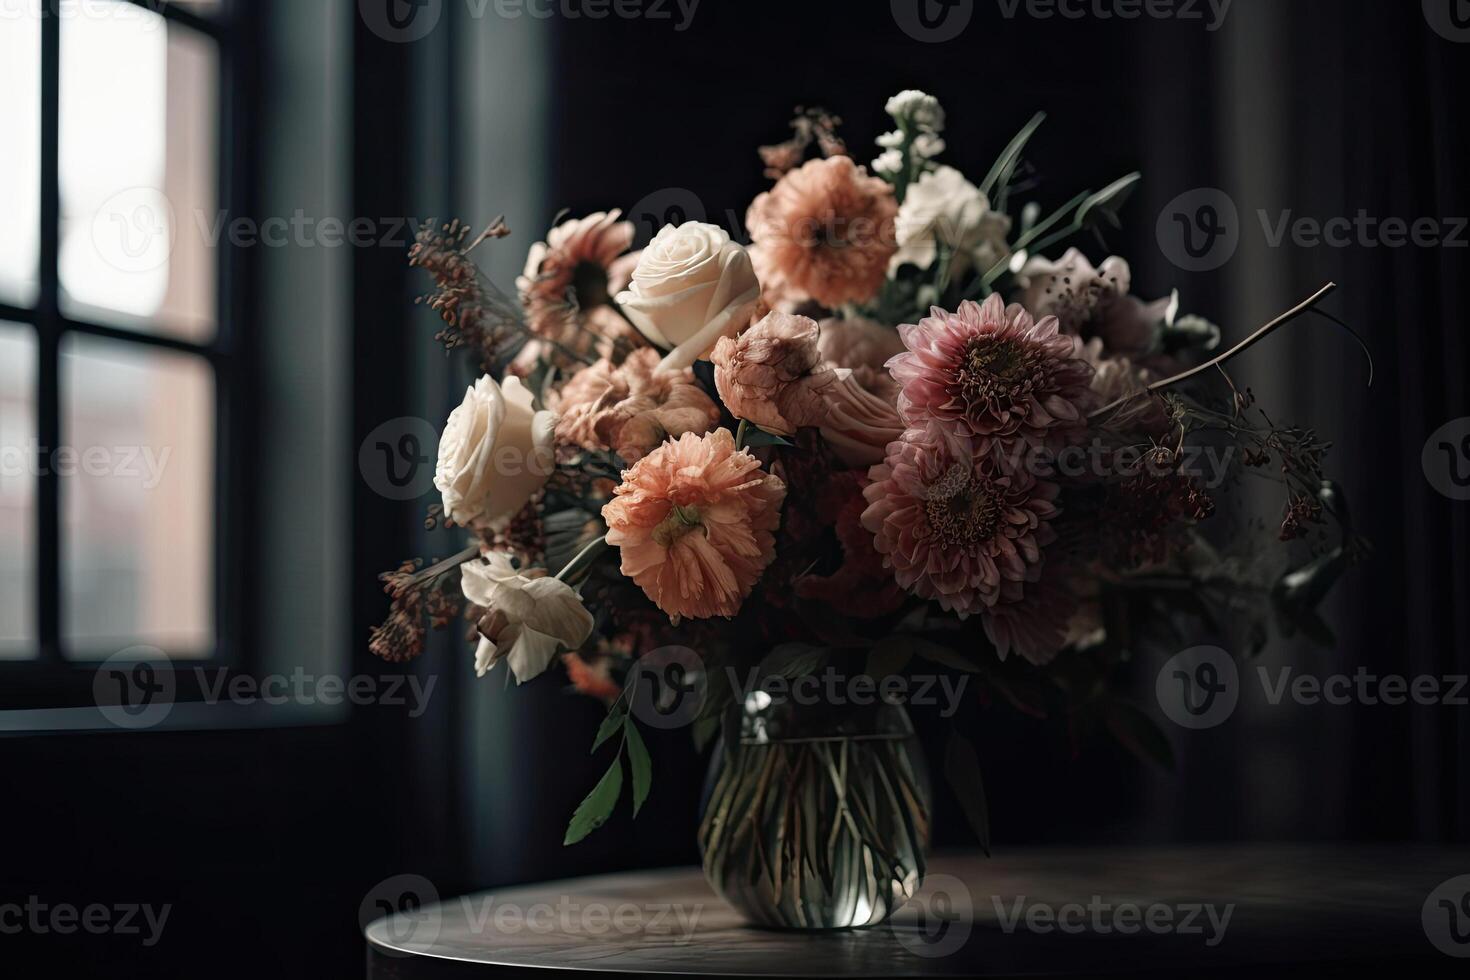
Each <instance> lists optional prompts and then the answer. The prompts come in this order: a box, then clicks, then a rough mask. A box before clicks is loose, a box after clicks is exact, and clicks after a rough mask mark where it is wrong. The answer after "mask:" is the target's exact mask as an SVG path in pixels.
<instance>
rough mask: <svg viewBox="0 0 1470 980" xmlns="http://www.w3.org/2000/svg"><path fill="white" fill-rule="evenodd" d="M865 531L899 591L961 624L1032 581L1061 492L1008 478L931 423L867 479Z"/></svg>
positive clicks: (1022, 476)
mask: <svg viewBox="0 0 1470 980" xmlns="http://www.w3.org/2000/svg"><path fill="white" fill-rule="evenodd" d="M868 475H869V478H870V479H871V480H872V481H873V482H872V483H871V484H870V485H869V486H868V487H867V489H866V490H864V491H863V496H864V497H865V498H866V499H867V501H868V508H867V510H865V511H864V512H863V517H862V523H863V527H865V528H866V529H867V530H868V531H869V532H870V533H871V534H873V535H874V545H875V547H876V548H877V549H878V552H879V553H880V554H882V555H883V558H884V562H883V563H884V565H885V566H886V567H888V568H891V569H893V574H894V577H895V578H896V579H897V580H898V584H899V585H901V586H903V587H904V588H905V589H907V590H908V591H910V592H912V593H914V594H915V595H917V596H920V597H922V598H925V599H935V600H938V602H939V605H940V607H941V608H942V609H945V610H947V611H951V612H955V613H958V614H959V615H960V617H961V618H964V617H966V616H969V615H971V614H972V613H977V612H981V611H983V610H985V609H987V608H989V607H992V606H994V605H995V604H996V603H997V602H999V601H1000V600H1001V598H1002V590H1003V587H1004V586H1005V584H1006V583H1007V582H1013V583H1019V582H1024V581H1028V580H1032V579H1034V578H1035V577H1036V576H1037V575H1038V574H1039V573H1040V570H1041V560H1042V553H1041V552H1042V548H1044V547H1045V546H1046V545H1048V544H1050V543H1051V542H1052V541H1053V540H1054V539H1055V537H1056V534H1055V532H1054V531H1053V530H1052V528H1051V525H1050V524H1049V521H1050V520H1051V519H1052V518H1053V517H1055V516H1056V515H1057V513H1058V511H1057V508H1056V506H1055V505H1054V504H1053V503H1052V501H1053V500H1055V499H1056V496H1057V492H1058V490H1057V487H1056V485H1055V484H1052V483H1046V482H1042V481H1038V480H1036V479H1035V478H1034V477H1032V476H1031V475H1030V474H1027V473H1024V472H1016V473H1010V472H1006V471H1005V470H1004V469H1003V468H1002V466H1001V463H1000V461H999V459H998V458H997V457H995V456H993V455H989V454H977V453H975V452H974V448H973V445H972V444H971V443H970V442H969V441H968V440H956V439H954V438H953V437H952V436H949V435H948V434H946V433H945V432H943V431H942V430H941V429H940V428H939V427H938V426H937V425H935V424H933V423H930V424H928V425H925V426H923V427H921V428H915V429H910V430H909V431H907V432H905V433H904V435H903V438H901V439H899V440H897V441H896V442H894V443H893V444H892V445H890V446H889V447H888V458H887V459H886V460H885V461H884V462H882V463H879V464H878V465H876V466H874V467H873V468H872V470H870V471H869V474H868Z"/></svg>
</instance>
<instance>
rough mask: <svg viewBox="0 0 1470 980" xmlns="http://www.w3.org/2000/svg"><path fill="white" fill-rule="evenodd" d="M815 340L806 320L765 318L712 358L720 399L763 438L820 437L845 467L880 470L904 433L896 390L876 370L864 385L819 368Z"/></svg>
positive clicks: (853, 376)
mask: <svg viewBox="0 0 1470 980" xmlns="http://www.w3.org/2000/svg"><path fill="white" fill-rule="evenodd" d="M827 322H828V323H836V322H837V321H832V320H829V321H827ZM875 326H876V325H875ZM855 329H856V328H855ZM880 329H881V328H880ZM820 333H821V329H820V328H819V327H818V325H817V323H816V321H814V320H812V319H810V318H809V317H804V316H792V315H790V314H786V313H771V314H768V315H767V316H766V317H765V318H763V319H762V320H761V321H760V322H759V323H757V324H756V325H755V326H753V327H751V328H750V329H749V330H747V331H745V333H743V334H741V335H740V336H739V337H737V338H733V339H732V338H728V337H727V338H725V339H723V340H721V341H720V343H719V344H718V345H717V346H716V347H715V352H714V355H713V359H714V362H715V386H716V387H717V388H719V391H720V397H721V398H722V399H724V401H725V405H726V407H728V408H729V409H730V412H731V413H732V414H733V415H734V416H735V417H736V418H740V419H745V420H746V421H748V422H751V423H753V424H755V425H758V426H760V427H761V428H762V429H765V430H766V431H768V432H775V433H777V434H779V435H783V436H789V435H792V434H793V433H795V432H796V430H797V429H801V428H817V429H820V430H821V432H822V438H823V439H825V440H826V441H827V443H828V444H829V445H830V446H831V447H832V449H833V451H834V452H836V453H837V455H838V456H839V457H840V458H841V459H842V460H843V462H845V463H847V464H848V465H849V466H862V467H867V466H871V465H872V464H874V463H878V462H881V461H882V460H883V456H884V448H885V447H886V446H887V445H888V444H889V443H890V442H892V441H893V440H894V439H897V438H898V437H899V436H901V435H903V432H904V425H903V422H902V421H901V420H900V419H899V417H898V409H897V408H896V407H895V406H894V403H893V397H892V392H893V391H894V390H895V388H894V386H891V385H889V384H887V383H885V382H883V381H880V380H879V379H880V378H882V379H888V375H887V373H886V372H884V371H882V370H869V371H868V373H867V378H868V379H869V381H868V383H867V384H865V383H863V380H862V378H863V375H859V374H858V373H857V372H855V371H854V370H853V369H851V368H847V367H832V366H829V365H827V364H824V363H823V345H822V342H821V339H820ZM890 333H891V331H890ZM882 346H883V345H881V344H875V346H874V350H877V349H881V348H882ZM888 380H891V379H888ZM869 385H871V387H870V386H869ZM880 392H881V393H880Z"/></svg>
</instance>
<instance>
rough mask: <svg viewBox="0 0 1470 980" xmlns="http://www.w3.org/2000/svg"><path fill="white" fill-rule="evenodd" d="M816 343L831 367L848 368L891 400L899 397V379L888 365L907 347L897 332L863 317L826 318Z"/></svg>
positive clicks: (875, 392)
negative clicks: (896, 378)
mask: <svg viewBox="0 0 1470 980" xmlns="http://www.w3.org/2000/svg"><path fill="white" fill-rule="evenodd" d="M821 327H822V336H821V337H820V338H819V339H818V341H817V346H818V347H819V348H820V349H821V351H822V360H823V361H825V362H826V364H827V366H828V367H830V368H834V369H835V368H848V369H850V370H851V371H852V374H853V377H854V378H856V379H857V381H858V384H860V385H862V386H863V388H865V389H866V390H868V391H870V392H872V393H873V394H875V395H877V396H879V397H880V398H883V399H884V400H886V401H889V402H896V401H897V400H898V382H897V381H894V380H893V375H891V374H889V373H888V368H887V367H885V365H886V364H887V363H888V362H889V360H891V359H892V358H894V357H896V356H897V355H899V354H902V353H903V352H904V350H906V348H905V347H904V346H903V339H902V338H901V337H899V335H898V331H897V330H895V329H894V328H892V327H890V326H887V325H885V324H882V323H879V322H877V321H876V320H869V319H866V318H864V317H850V318H848V319H843V320H838V319H827V320H823V321H822V323H821Z"/></svg>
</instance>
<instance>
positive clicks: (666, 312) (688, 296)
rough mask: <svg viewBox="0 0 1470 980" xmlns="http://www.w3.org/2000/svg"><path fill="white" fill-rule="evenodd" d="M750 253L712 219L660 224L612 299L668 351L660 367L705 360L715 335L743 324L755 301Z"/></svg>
mask: <svg viewBox="0 0 1470 980" xmlns="http://www.w3.org/2000/svg"><path fill="white" fill-rule="evenodd" d="M760 295H761V287H760V282H759V280H757V278H756V275H755V267H754V266H753V265H752V264H751V261H750V255H749V254H748V253H747V252H746V251H745V249H744V248H743V247H742V246H740V245H739V244H737V243H735V242H733V241H731V240H730V236H729V234H728V233H726V232H725V230H724V229H723V228H720V227H718V226H717V225H711V224H706V223H704V222H701V221H688V222H685V223H684V224H682V225H678V226H677V227H676V226H674V225H665V226H664V227H663V228H661V229H659V233H658V234H657V235H655V236H654V239H653V241H652V242H650V243H649V245H648V247H647V248H645V249H644V250H643V254H642V255H640V256H639V258H638V267H637V268H636V269H634V270H633V282H632V284H631V285H630V286H629V287H628V288H627V289H626V290H624V291H623V292H621V293H619V294H618V297H617V303H618V305H619V306H620V307H622V310H623V312H624V313H625V314H626V315H627V317H628V319H629V320H631V321H632V323H633V325H634V326H635V327H637V328H638V329H639V331H641V332H642V333H643V335H644V336H646V337H647V338H648V339H649V340H650V341H652V342H653V343H654V344H655V345H657V346H658V347H660V348H662V349H664V350H666V351H668V352H669V353H668V354H667V356H665V357H664V359H663V361H661V362H660V363H659V369H660V370H676V369H681V368H686V367H689V366H690V365H691V364H693V363H694V362H695V361H697V360H701V359H705V358H707V357H708V356H709V353H710V351H712V350H713V349H714V346H715V342H716V341H718V340H719V339H720V338H721V337H724V336H734V335H735V334H736V333H738V332H739V331H740V330H742V329H743V328H745V327H746V326H747V325H748V324H749V321H750V315H751V314H752V313H753V312H754V311H755V307H756V304H757V302H759V300H760Z"/></svg>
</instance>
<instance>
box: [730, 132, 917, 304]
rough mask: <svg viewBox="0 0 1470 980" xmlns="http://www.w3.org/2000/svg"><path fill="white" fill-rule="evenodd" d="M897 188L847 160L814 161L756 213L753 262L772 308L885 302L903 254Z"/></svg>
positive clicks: (750, 221)
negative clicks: (803, 301) (805, 302)
mask: <svg viewBox="0 0 1470 980" xmlns="http://www.w3.org/2000/svg"><path fill="white" fill-rule="evenodd" d="M897 217H898V204H897V202H896V201H895V200H894V197H893V188H892V187H891V186H890V185H889V184H888V182H887V181H885V180H883V179H882V178H880V177H871V176H869V175H868V172H867V171H866V170H865V169H864V168H862V167H859V166H857V165H856V164H854V163H853V162H852V159H851V158H849V157H845V156H834V157H828V158H827V159H824V160H809V161H807V162H806V163H805V164H803V165H802V166H800V167H798V168H797V169H795V170H793V171H791V172H790V173H789V174H787V175H786V176H785V177H782V178H781V179H780V180H779V181H778V182H777V183H776V186H775V187H773V188H771V190H770V191H768V192H766V193H764V194H762V195H760V196H759V197H757V198H756V199H755V201H754V202H752V203H751V205H750V210H749V212H748V213H747V214H746V218H745V223H746V226H747V228H748V229H749V231H750V236H751V239H752V241H753V242H754V245H753V246H752V248H751V260H752V261H753V262H754V263H755V271H756V275H757V276H758V277H759V278H760V281H761V284H762V285H763V286H764V287H765V289H766V295H767V298H768V299H769V300H770V301H771V302H772V305H780V303H781V302H783V301H792V300H796V299H799V298H801V297H810V298H812V299H814V300H816V301H817V302H818V303H821V304H822V305H823V306H827V307H832V308H835V307H838V306H841V305H842V304H844V303H863V302H867V301H868V300H870V299H872V298H873V297H874V296H876V295H877V293H878V290H879V289H880V288H881V287H882V285H883V280H884V278H885V277H886V276H887V273H888V262H889V260H890V259H892V258H893V254H894V253H895V252H896V251H897V250H898V238H897V234H896V232H895V230H894V229H895V221H896V219H897Z"/></svg>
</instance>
